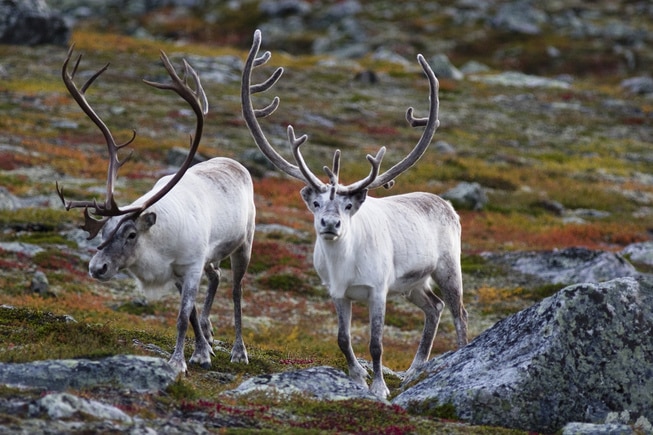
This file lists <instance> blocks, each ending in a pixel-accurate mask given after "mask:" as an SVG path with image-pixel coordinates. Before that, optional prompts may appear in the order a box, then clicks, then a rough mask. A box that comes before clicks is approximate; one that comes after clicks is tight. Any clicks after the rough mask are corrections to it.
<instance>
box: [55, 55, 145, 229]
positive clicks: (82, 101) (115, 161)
mask: <svg viewBox="0 0 653 435" xmlns="http://www.w3.org/2000/svg"><path fill="white" fill-rule="evenodd" d="M74 49H75V44H72V45H71V46H70V48H69V49H68V54H67V55H66V59H65V60H64V63H63V66H62V68H61V77H62V79H63V82H64V85H65V86H66V89H67V90H68V92H69V93H70V95H71V96H72V97H73V99H74V100H75V102H77V104H78V105H79V107H80V108H81V109H82V111H83V112H84V114H86V116H87V117H88V118H89V119H90V120H91V121H92V122H93V123H94V124H95V125H96V126H97V127H98V128H99V129H100V132H101V133H102V135H103V136H104V140H105V142H106V144H107V150H108V153H109V167H108V170H107V185H106V199H105V201H104V204H98V203H97V201H96V200H93V201H66V200H65V198H64V195H63V188H62V187H60V186H59V184H58V183H57V185H56V188H57V193H58V195H59V197H60V198H61V201H62V202H63V203H64V206H65V207H66V209H67V210H70V209H71V208H79V207H84V208H87V209H88V208H89V207H90V208H92V209H93V210H94V211H93V214H94V215H97V216H117V215H121V214H125V213H129V212H130V210H120V209H119V208H118V206H117V205H116V203H115V201H114V199H113V187H114V183H115V180H116V176H117V172H118V169H119V168H120V167H121V166H122V165H123V164H124V163H125V162H126V161H127V160H128V159H129V157H130V155H131V154H130V155H128V156H127V157H126V158H125V159H124V160H122V161H121V160H120V159H119V158H118V150H120V149H121V148H123V147H125V146H127V145H129V144H131V143H132V142H133V140H134V138H135V137H136V132H133V135H132V137H131V139H129V140H128V141H126V142H125V143H122V144H120V145H119V144H117V143H116V141H115V140H114V138H113V135H112V134H111V131H110V130H109V128H108V127H107V126H106V124H105V123H104V121H102V119H101V118H100V117H99V116H98V115H97V113H95V111H94V110H93V108H92V107H91V105H90V104H89V103H88V101H87V100H86V91H87V90H88V89H89V88H90V86H91V85H92V84H93V82H95V80H96V79H97V78H98V77H100V75H102V73H104V72H105V71H106V70H107V68H108V67H109V64H108V63H107V64H106V65H105V66H104V67H102V68H100V69H99V70H98V71H96V72H95V73H94V74H93V75H92V76H91V77H90V78H89V79H88V80H86V82H85V83H84V84H83V85H82V87H81V89H80V88H78V87H77V85H76V84H75V82H74V77H75V74H76V73H77V69H78V67H79V64H80V61H81V58H82V55H81V54H80V55H78V56H77V59H76V61H75V63H74V65H73V68H72V72H69V71H68V64H69V63H70V59H71V58H72V55H73V51H74ZM86 214H87V215H88V211H87V212H86ZM89 219H91V220H94V219H92V218H90V217H89ZM94 221H95V220H94ZM96 222H98V221H96ZM87 225H88V223H87ZM96 234H97V233H96Z"/></svg>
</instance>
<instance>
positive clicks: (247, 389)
mask: <svg viewBox="0 0 653 435" xmlns="http://www.w3.org/2000/svg"><path fill="white" fill-rule="evenodd" d="M258 391H265V392H272V393H275V394H280V395H286V396H290V395H293V394H309V395H311V396H314V397H315V398H317V399H322V400H347V399H370V400H381V399H379V398H378V397H377V396H375V395H374V394H372V393H371V392H370V391H369V390H368V389H367V388H365V387H362V386H361V385H358V384H357V383H355V382H354V381H352V380H351V378H350V377H349V376H347V375H346V374H344V373H343V372H341V371H340V370H336V369H334V368H333V367H326V366H322V367H311V368H308V369H304V370H297V371H291V372H284V373H272V374H266V375H260V376H256V377H254V378H250V379H248V380H246V381H245V382H243V383H242V384H240V385H239V386H238V387H237V388H235V389H233V390H231V391H229V394H249V393H253V392H258Z"/></svg>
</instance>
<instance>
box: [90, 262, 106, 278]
mask: <svg viewBox="0 0 653 435" xmlns="http://www.w3.org/2000/svg"><path fill="white" fill-rule="evenodd" d="M107 270H109V266H108V265H107V263H104V264H103V265H102V267H97V266H95V267H91V268H90V270H89V272H90V274H91V276H92V277H93V278H95V279H102V278H103V277H104V275H105V274H106V273H107Z"/></svg>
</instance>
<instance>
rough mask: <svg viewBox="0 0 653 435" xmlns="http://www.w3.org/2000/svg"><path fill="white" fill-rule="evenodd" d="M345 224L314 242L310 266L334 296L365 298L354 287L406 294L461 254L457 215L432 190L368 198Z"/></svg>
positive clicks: (421, 285) (424, 282)
mask: <svg viewBox="0 0 653 435" xmlns="http://www.w3.org/2000/svg"><path fill="white" fill-rule="evenodd" d="M349 225H350V228H348V229H345V231H346V233H345V234H343V235H342V236H341V237H339V238H338V239H337V240H335V241H331V240H324V239H322V238H320V237H318V239H317V241H316V244H315V251H314V256H313V262H314V265H315V268H316V270H317V272H318V274H319V275H320V278H322V280H323V281H324V283H325V284H326V285H327V287H328V289H329V294H330V295H331V297H334V298H342V297H347V298H350V299H354V300H360V299H367V298H368V297H356V296H357V295H361V294H362V296H366V295H365V294H364V292H363V293H361V292H360V291H358V290H357V289H358V288H364V289H369V290H370V291H373V289H375V288H384V289H387V291H388V293H389V295H395V294H401V295H405V294H407V293H410V291H411V290H413V289H415V288H423V287H424V286H426V285H428V283H429V281H430V279H431V274H432V273H433V272H435V271H436V269H437V268H438V265H440V266H445V265H446V264H445V263H448V262H450V261H451V260H458V259H459V258H460V223H459V221H458V216H457V214H456V212H455V211H454V210H453V208H452V207H451V205H450V204H449V203H448V202H446V201H444V200H442V199H441V198H440V197H438V196H436V195H432V194H428V193H421V192H419V193H410V194H405V195H396V196H389V197H386V198H371V197H368V198H367V199H366V201H365V204H364V205H363V206H361V208H360V210H358V212H357V213H356V215H355V217H353V218H352V219H351V221H350V223H349ZM443 230H446V231H443ZM452 230H455V231H452ZM416 240H419V243H415V241H416ZM451 257H453V258H451ZM447 266H448V265H447Z"/></svg>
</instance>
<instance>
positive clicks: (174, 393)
mask: <svg viewBox="0 0 653 435" xmlns="http://www.w3.org/2000/svg"><path fill="white" fill-rule="evenodd" d="M166 393H168V394H170V396H171V397H172V398H173V399H174V400H177V401H182V400H196V399H197V398H198V396H199V393H198V391H197V390H196V389H195V388H194V387H193V386H192V385H190V384H189V383H188V382H185V381H184V380H183V379H182V378H181V376H179V377H178V378H177V380H176V381H175V382H173V383H172V384H170V385H169V386H168V388H166Z"/></svg>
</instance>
